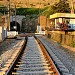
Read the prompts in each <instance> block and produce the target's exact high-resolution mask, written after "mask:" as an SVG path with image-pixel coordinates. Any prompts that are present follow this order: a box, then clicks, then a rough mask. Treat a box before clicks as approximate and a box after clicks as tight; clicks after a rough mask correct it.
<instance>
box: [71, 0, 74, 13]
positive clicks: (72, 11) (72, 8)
mask: <svg viewBox="0 0 75 75" xmlns="http://www.w3.org/2000/svg"><path fill="white" fill-rule="evenodd" d="M71 14H74V5H73V1H71Z"/></svg>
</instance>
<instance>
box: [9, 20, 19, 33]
mask: <svg viewBox="0 0 75 75" xmlns="http://www.w3.org/2000/svg"><path fill="white" fill-rule="evenodd" d="M10 31H18V32H20V24H19V23H18V22H16V21H12V22H10Z"/></svg>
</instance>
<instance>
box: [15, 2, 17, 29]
mask: <svg viewBox="0 0 75 75" xmlns="http://www.w3.org/2000/svg"><path fill="white" fill-rule="evenodd" d="M15 27H16V30H17V25H16V3H15Z"/></svg>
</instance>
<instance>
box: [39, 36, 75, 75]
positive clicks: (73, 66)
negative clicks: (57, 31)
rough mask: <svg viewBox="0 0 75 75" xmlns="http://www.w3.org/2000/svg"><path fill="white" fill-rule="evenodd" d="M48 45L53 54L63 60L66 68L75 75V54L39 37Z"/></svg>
mask: <svg viewBox="0 0 75 75" xmlns="http://www.w3.org/2000/svg"><path fill="white" fill-rule="evenodd" d="M39 38H40V39H41V40H43V41H44V42H46V43H47V45H48V46H49V47H50V49H51V50H52V52H53V53H54V54H55V55H56V56H57V57H58V58H59V59H60V60H61V62H62V63H63V64H64V65H65V67H66V68H67V69H68V70H69V72H70V73H71V74H72V75H75V52H74V51H71V50H68V49H65V48H63V47H62V46H61V45H60V44H58V43H56V42H54V41H52V40H50V39H48V38H47V37H39Z"/></svg>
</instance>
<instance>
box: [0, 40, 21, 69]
mask: <svg viewBox="0 0 75 75" xmlns="http://www.w3.org/2000/svg"><path fill="white" fill-rule="evenodd" d="M19 41H21V40H18V39H6V40H5V41H3V42H2V43H1V44H0V69H1V68H3V67H4V64H5V62H6V61H8V59H10V57H11V56H12V54H13V53H14V52H15V50H14V49H15V46H16V45H17V44H18V42H19Z"/></svg>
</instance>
